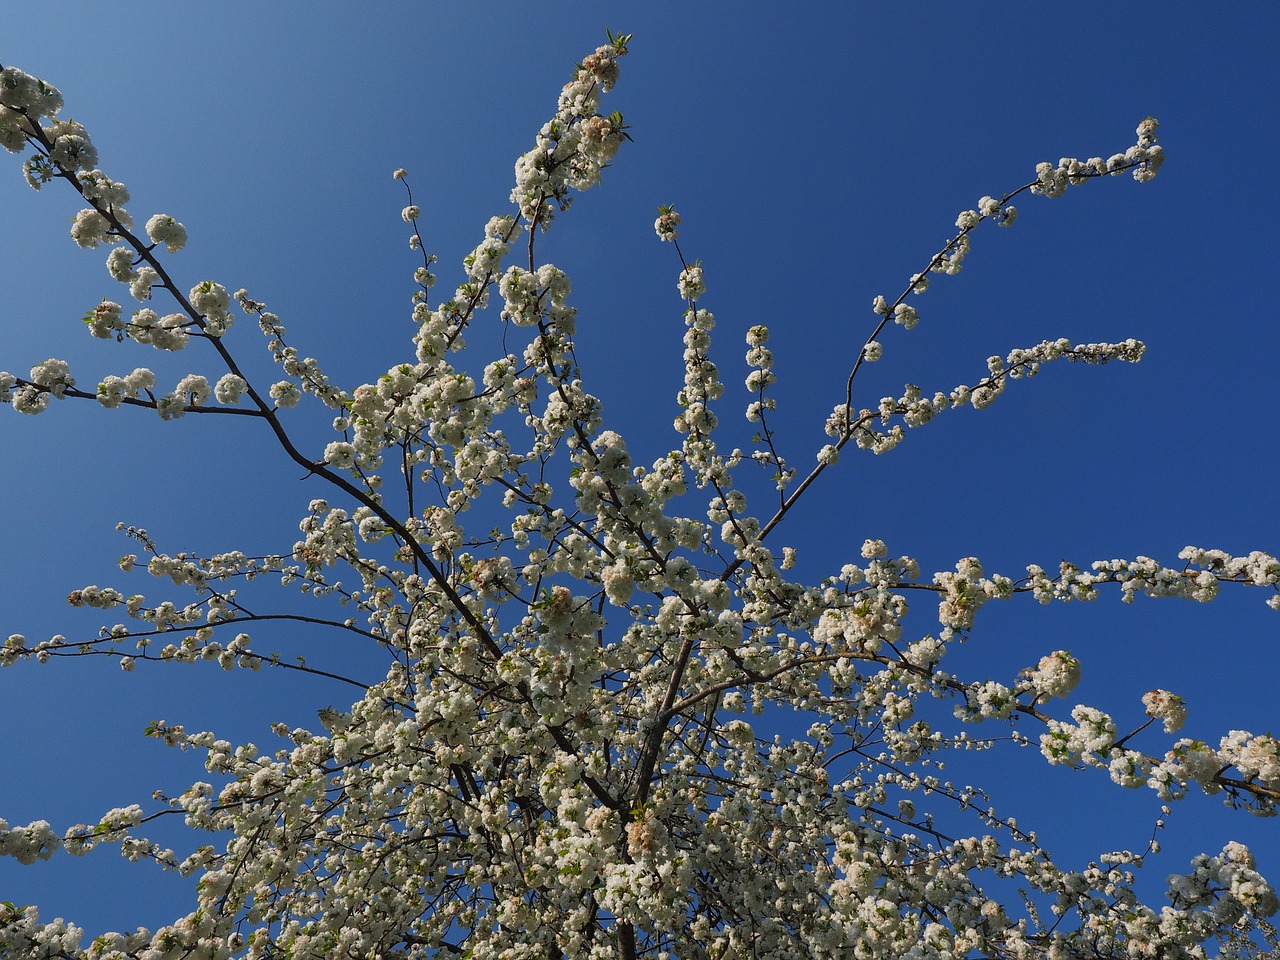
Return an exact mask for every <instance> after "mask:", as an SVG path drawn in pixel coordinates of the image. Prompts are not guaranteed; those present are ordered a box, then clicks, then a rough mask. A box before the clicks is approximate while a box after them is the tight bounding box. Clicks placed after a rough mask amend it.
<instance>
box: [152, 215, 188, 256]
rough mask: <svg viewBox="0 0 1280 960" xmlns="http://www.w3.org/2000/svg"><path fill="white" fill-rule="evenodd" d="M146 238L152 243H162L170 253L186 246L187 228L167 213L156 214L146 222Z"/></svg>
mask: <svg viewBox="0 0 1280 960" xmlns="http://www.w3.org/2000/svg"><path fill="white" fill-rule="evenodd" d="M147 236H148V237H150V238H151V242H152V243H163V244H164V245H165V246H166V247H168V249H169V252H170V253H177V252H178V251H179V250H181V249H182V248H183V247H185V246H186V245H187V228H186V227H184V226H183V225H182V224H180V223H179V222H178V221H177V220H175V219H173V217H171V216H169V215H168V214H167V213H157V214H156V215H155V216H154V217H152V218H151V219H150V220H148V221H147Z"/></svg>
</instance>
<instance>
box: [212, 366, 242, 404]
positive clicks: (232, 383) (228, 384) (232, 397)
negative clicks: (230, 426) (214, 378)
mask: <svg viewBox="0 0 1280 960" xmlns="http://www.w3.org/2000/svg"><path fill="white" fill-rule="evenodd" d="M248 386H249V385H248V384H247V383H245V381H244V378H243V377H240V376H237V375H236V374H234V373H226V374H223V375H222V377H221V378H220V379H219V380H218V384H217V386H215V387H214V388H213V395H214V396H215V397H216V398H217V400H218V402H219V403H225V404H234V403H239V402H240V397H241V395H242V394H243V393H244V392H245V390H246V389H247V388H248Z"/></svg>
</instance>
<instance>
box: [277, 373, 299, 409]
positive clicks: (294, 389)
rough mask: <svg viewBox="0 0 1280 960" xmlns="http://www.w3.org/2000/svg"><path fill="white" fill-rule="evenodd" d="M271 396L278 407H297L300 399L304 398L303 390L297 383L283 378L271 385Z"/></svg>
mask: <svg viewBox="0 0 1280 960" xmlns="http://www.w3.org/2000/svg"><path fill="white" fill-rule="evenodd" d="M270 396H271V399H272V400H274V401H275V402H276V406H277V407H280V408H285V407H296V406H297V405H298V401H299V400H301V399H302V391H301V390H299V389H298V385H297V384H296V383H293V382H292V381H289V380H281V381H279V382H278V383H273V384H272V385H271V391H270Z"/></svg>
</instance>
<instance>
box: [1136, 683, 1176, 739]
mask: <svg viewBox="0 0 1280 960" xmlns="http://www.w3.org/2000/svg"><path fill="white" fill-rule="evenodd" d="M1142 703H1143V706H1145V707H1146V708H1147V716H1149V717H1155V718H1156V719H1157V720H1163V721H1164V732H1165V733H1177V732H1178V731H1179V730H1181V729H1182V725H1183V724H1184V723H1186V720H1187V707H1186V704H1185V703H1184V702H1183V700H1182V698H1181V697H1179V696H1178V695H1177V694H1173V693H1170V692H1169V691H1168V690H1152V691H1150V692H1149V693H1144V694H1143V695H1142Z"/></svg>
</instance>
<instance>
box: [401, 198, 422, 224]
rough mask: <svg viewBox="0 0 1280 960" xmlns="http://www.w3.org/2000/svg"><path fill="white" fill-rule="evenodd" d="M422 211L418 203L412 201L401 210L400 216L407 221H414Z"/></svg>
mask: <svg viewBox="0 0 1280 960" xmlns="http://www.w3.org/2000/svg"><path fill="white" fill-rule="evenodd" d="M420 213H422V211H421V210H420V209H418V205H417V204H416V203H411V204H409V206H407V207H405V208H404V209H403V210H401V211H400V218H401V219H402V220H403V221H404V222H405V223H413V221H415V220H417V219H418V215H419V214H420Z"/></svg>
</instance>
